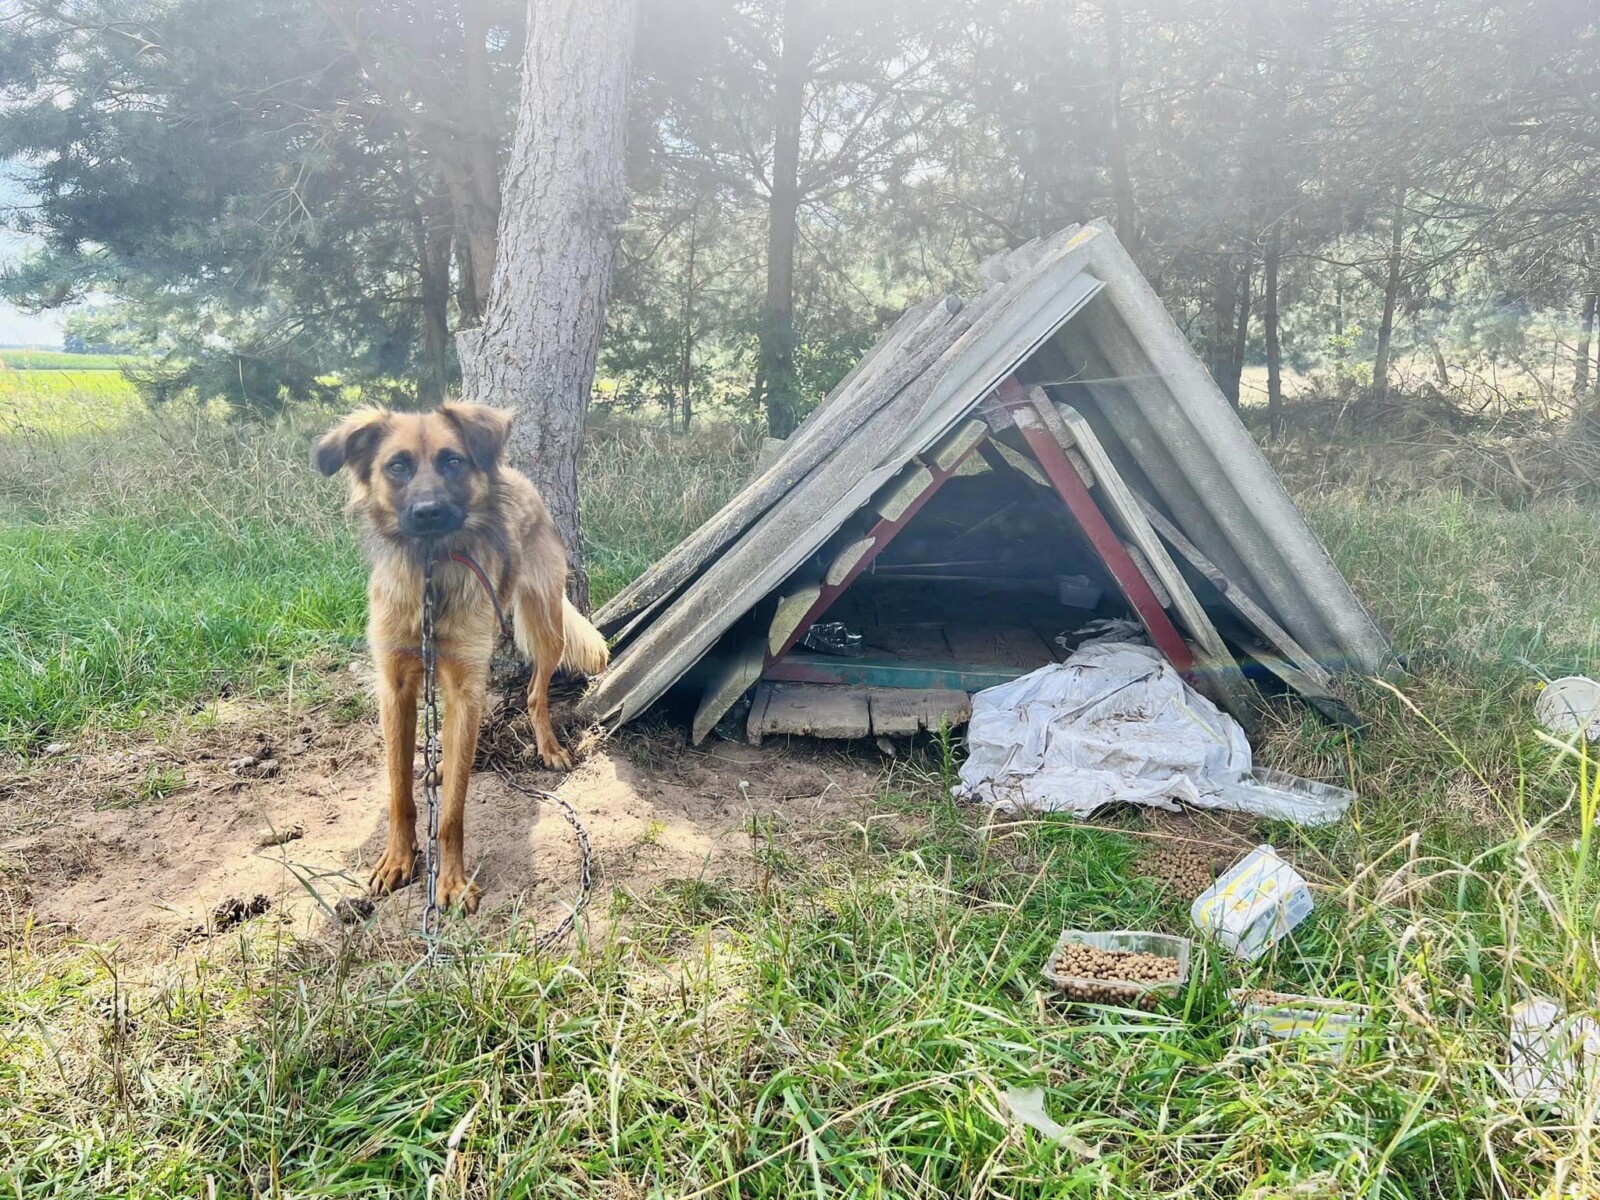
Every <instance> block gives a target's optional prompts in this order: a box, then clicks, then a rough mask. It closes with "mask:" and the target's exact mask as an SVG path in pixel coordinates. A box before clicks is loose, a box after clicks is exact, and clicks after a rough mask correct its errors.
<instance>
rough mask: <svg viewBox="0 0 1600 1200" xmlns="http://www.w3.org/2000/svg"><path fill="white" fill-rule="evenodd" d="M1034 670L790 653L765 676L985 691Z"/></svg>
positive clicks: (878, 685) (776, 678) (769, 668)
mask: <svg viewBox="0 0 1600 1200" xmlns="http://www.w3.org/2000/svg"><path fill="white" fill-rule="evenodd" d="M1032 669H1033V668H1030V667H1004V666H966V665H961V664H945V663H935V662H915V661H910V660H907V659H903V658H874V657H871V656H863V657H861V658H838V657H834V656H832V655H827V654H797V653H794V652H792V651H791V652H790V653H789V654H787V655H785V656H784V657H783V659H782V660H781V661H779V662H775V663H773V664H772V665H771V666H769V667H768V668H767V669H766V671H765V672H763V673H762V678H763V679H771V680H784V681H788V682H793V683H850V684H859V685H864V686H866V687H884V688H949V689H951V690H954V691H958V692H981V691H982V690H983V689H984V688H990V687H997V686H999V685H1000V684H1002V683H1009V682H1010V681H1011V680H1013V679H1016V678H1018V677H1019V676H1022V675H1026V674H1027V673H1028V671H1029V670H1032Z"/></svg>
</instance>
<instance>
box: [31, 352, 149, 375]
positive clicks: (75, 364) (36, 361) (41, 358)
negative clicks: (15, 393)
mask: <svg viewBox="0 0 1600 1200" xmlns="http://www.w3.org/2000/svg"><path fill="white" fill-rule="evenodd" d="M139 361H140V359H139V358H138V357H137V356H136V355H131V354H68V353H66V352H64V351H61V350H3V349H0V370H6V371H119V370H121V369H122V368H123V367H128V366H134V365H136V364H137V363H138V362H139Z"/></svg>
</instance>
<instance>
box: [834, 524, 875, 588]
mask: <svg viewBox="0 0 1600 1200" xmlns="http://www.w3.org/2000/svg"><path fill="white" fill-rule="evenodd" d="M875 544H876V539H875V538H873V537H871V536H868V537H860V538H857V539H856V540H855V541H853V542H851V543H850V544H849V545H847V546H846V547H845V548H844V549H842V550H840V551H839V553H838V554H836V555H834V556H833V562H832V563H831V564H829V566H828V573H827V575H825V576H824V577H823V580H822V581H823V582H824V583H826V584H828V585H829V586H830V587H838V586H839V585H840V584H841V583H843V582H844V581H845V580H846V579H848V578H850V573H851V572H852V571H854V570H855V568H856V565H857V564H858V563H860V561H861V560H862V559H863V558H865V557H866V556H867V555H868V553H870V552H871V550H872V547H873V546H874V545H875Z"/></svg>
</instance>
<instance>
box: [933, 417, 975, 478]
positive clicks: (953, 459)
mask: <svg viewBox="0 0 1600 1200" xmlns="http://www.w3.org/2000/svg"><path fill="white" fill-rule="evenodd" d="M988 435H989V427H988V426H987V425H985V424H984V423H983V422H982V421H963V422H961V424H959V425H957V426H956V427H955V428H954V429H953V430H951V431H950V432H949V433H947V434H946V435H945V436H944V437H943V438H942V439H941V440H940V442H939V444H938V445H936V446H935V447H934V448H933V449H932V450H930V451H928V452H927V453H926V454H924V455H922V461H923V462H925V463H927V464H928V465H929V466H931V467H933V468H934V469H935V470H938V471H944V472H947V473H948V472H952V471H954V470H955V469H956V468H957V467H958V466H960V465H961V460H962V459H964V458H966V457H967V455H968V454H969V453H970V452H971V451H972V450H973V449H975V448H976V447H977V445H978V443H979V442H981V441H983V439H984V438H985V437H987V436H988Z"/></svg>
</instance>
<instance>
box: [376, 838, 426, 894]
mask: <svg viewBox="0 0 1600 1200" xmlns="http://www.w3.org/2000/svg"><path fill="white" fill-rule="evenodd" d="M416 877H417V848H416V847H415V846H396V845H393V844H391V845H389V846H387V847H385V849H384V851H383V857H382V858H380V859H378V862H377V865H376V866H374V867H373V868H372V875H371V876H370V877H369V878H368V879H367V890H368V891H370V892H371V893H372V894H373V895H375V896H387V895H388V894H389V893H390V892H393V891H398V890H399V889H400V888H403V887H405V886H406V884H408V883H410V882H411V881H412V880H413V879H415V878H416Z"/></svg>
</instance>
